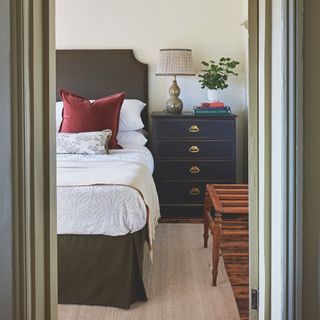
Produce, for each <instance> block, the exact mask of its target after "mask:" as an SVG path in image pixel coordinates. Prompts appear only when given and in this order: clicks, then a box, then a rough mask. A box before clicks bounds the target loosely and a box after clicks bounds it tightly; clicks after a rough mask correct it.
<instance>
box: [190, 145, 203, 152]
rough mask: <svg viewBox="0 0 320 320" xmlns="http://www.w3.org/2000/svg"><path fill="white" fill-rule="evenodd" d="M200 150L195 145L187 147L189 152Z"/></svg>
mask: <svg viewBox="0 0 320 320" xmlns="http://www.w3.org/2000/svg"><path fill="white" fill-rule="evenodd" d="M199 151H200V149H199V148H198V147H197V146H191V147H190V148H189V152H191V153H198V152H199Z"/></svg>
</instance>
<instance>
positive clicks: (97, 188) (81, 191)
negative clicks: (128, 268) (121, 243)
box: [57, 145, 158, 236]
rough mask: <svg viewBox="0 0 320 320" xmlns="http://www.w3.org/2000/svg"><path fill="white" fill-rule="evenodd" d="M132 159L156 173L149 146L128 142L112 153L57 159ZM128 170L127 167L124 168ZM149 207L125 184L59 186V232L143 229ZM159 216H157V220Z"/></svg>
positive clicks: (103, 232) (107, 232) (113, 233)
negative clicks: (134, 144) (122, 147)
mask: <svg viewBox="0 0 320 320" xmlns="http://www.w3.org/2000/svg"><path fill="white" fill-rule="evenodd" d="M60 160H61V161H62V162H64V161H72V162H74V161H78V160H79V161H81V160H85V161H86V162H87V161H90V160H92V161H104V160H106V161H108V162H110V164H111V165H112V162H113V161H115V162H117V160H120V161H129V162H130V161H132V162H139V163H141V164H143V165H145V166H146V167H147V168H148V170H149V172H150V174H152V172H153V166H154V162H153V158H152V155H151V153H150V151H149V150H148V149H147V148H146V147H142V146H133V145H131V146H130V145H127V146H124V149H122V150H110V154H109V155H95V156H85V155H69V154H68V155H67V154H65V155H62V154H59V155H57V161H58V163H59V161H60ZM124 170H125V168H124ZM146 219H147V210H146V205H145V203H144V200H143V198H142V197H141V195H140V193H139V192H138V191H137V190H136V189H134V188H131V187H128V186H124V185H82V186H77V185H75V186H58V187H57V231H58V234H87V235H90V234H100V235H110V236H119V235H125V234H127V233H133V232H135V231H138V230H140V229H141V228H143V227H144V226H145V224H146ZM157 219H158V216H157V217H156V220H157Z"/></svg>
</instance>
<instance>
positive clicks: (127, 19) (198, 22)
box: [56, 0, 247, 178]
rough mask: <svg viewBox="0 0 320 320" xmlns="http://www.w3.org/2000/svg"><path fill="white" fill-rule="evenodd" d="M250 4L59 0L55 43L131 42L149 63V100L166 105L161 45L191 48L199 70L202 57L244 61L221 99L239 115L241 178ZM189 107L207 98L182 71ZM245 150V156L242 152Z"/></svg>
mask: <svg viewBox="0 0 320 320" xmlns="http://www.w3.org/2000/svg"><path fill="white" fill-rule="evenodd" d="M246 19H247V8H246V6H245V5H244V4H243V1H239V0H223V1H221V0H197V1H194V0H161V1H152V0H135V1H131V0H117V1H110V0H109V1H108V0H90V1H88V0H56V46H57V49H111V48H113V49H114V48H132V49H134V52H135V55H136V57H137V58H138V59H139V60H141V61H142V62H145V63H148V65H149V106H150V110H151V111H159V110H163V105H164V103H165V101H166V100H167V98H168V88H169V86H170V84H171V81H172V79H171V78H170V77H156V76H155V75H154V74H155V71H156V63H157V59H158V53H159V49H160V48H166V47H168V48H179V47H181V48H190V49H192V52H193V60H194V66H195V70H196V72H197V73H198V72H199V71H200V69H201V64H200V63H201V61H202V60H208V59H215V58H219V57H221V56H230V57H232V58H234V59H237V60H239V61H240V63H241V64H240V68H239V69H238V71H239V77H237V78H234V79H232V80H231V81H230V86H229V88H228V89H227V90H224V91H223V92H222V100H223V101H224V102H225V103H226V104H228V105H230V106H231V107H232V110H233V112H234V113H236V114H238V115H239V119H238V133H237V137H238V150H237V156H238V159H239V160H238V176H239V178H242V168H243V163H244V162H243V161H242V160H243V157H245V154H246V153H244V152H243V147H242V146H243V145H246V143H245V142H244V141H243V140H244V132H246V131H245V130H244V128H243V123H246V121H243V118H245V117H244V115H243V113H244V111H245V110H246V106H247V101H246V88H245V63H244V61H245V56H246V49H245V47H246V43H245V42H244V41H243V39H244V34H245V33H246V29H245V28H244V27H243V26H241V24H242V23H243V22H244V21H245V20H246ZM178 83H179V85H180V88H181V98H182V100H183V102H184V105H185V108H184V109H185V110H190V109H191V107H192V106H193V105H197V104H199V102H201V101H205V100H206V93H205V90H202V89H201V88H200V85H199V83H198V76H195V77H179V78H178ZM243 155H244V156H243Z"/></svg>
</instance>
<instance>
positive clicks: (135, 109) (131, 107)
mask: <svg viewBox="0 0 320 320" xmlns="http://www.w3.org/2000/svg"><path fill="white" fill-rule="evenodd" d="M145 106H146V104H145V103H144V102H142V101H140V100H136V99H125V100H124V101H123V104H122V107H121V110H120V122H119V131H132V130H139V129H142V128H143V127H144V124H143V122H142V119H141V111H142V110H143V108H144V107H145Z"/></svg>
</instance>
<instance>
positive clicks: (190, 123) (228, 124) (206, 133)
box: [153, 119, 235, 140]
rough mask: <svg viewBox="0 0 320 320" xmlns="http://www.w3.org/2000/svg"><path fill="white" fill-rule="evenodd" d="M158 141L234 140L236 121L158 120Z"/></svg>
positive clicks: (155, 125)
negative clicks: (185, 139) (184, 139)
mask: <svg viewBox="0 0 320 320" xmlns="http://www.w3.org/2000/svg"><path fill="white" fill-rule="evenodd" d="M153 130H155V132H156V137H157V139H180V138H181V139H183V138H187V139H208V138H209V139H219V140H231V139H234V135H235V126H234V120H233V119H230V120H207V119H203V120H201V119H194V120H193V119H190V120H189V119H181V120H179V119H170V120H167V119H158V120H157V121H155V122H154V129H153Z"/></svg>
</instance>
